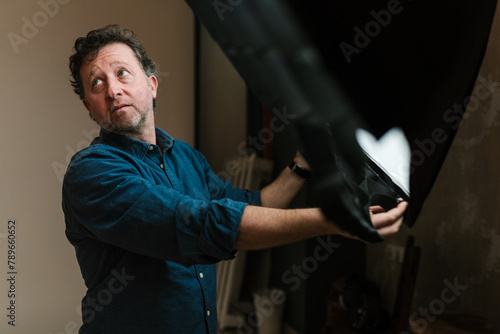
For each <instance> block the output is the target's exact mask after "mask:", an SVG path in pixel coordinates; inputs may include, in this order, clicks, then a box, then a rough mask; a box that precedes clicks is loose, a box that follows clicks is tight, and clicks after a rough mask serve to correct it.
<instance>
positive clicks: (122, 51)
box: [82, 43, 140, 75]
mask: <svg viewBox="0 0 500 334" xmlns="http://www.w3.org/2000/svg"><path fill="white" fill-rule="evenodd" d="M131 64H137V65H140V64H139V61H138V60H137V58H136V56H135V54H134V52H133V50H132V49H131V48H130V47H129V46H128V45H126V44H123V43H114V44H109V45H106V46H104V47H103V48H102V49H100V50H98V51H97V52H96V53H95V54H93V55H89V56H87V58H86V60H85V62H84V64H83V66H82V69H83V68H87V70H89V69H90V75H92V74H93V73H95V72H96V71H97V70H98V69H99V68H100V67H101V66H119V65H131Z"/></svg>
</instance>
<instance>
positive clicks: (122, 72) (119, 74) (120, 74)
mask: <svg viewBox="0 0 500 334" xmlns="http://www.w3.org/2000/svg"><path fill="white" fill-rule="evenodd" d="M127 74H130V73H129V71H127V70H119V71H118V76H119V77H122V76H124V75H127Z"/></svg>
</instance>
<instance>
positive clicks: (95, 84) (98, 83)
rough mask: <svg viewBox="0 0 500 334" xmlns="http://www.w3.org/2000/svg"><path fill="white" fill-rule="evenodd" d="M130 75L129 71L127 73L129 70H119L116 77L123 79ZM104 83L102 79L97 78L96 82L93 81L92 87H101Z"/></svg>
mask: <svg viewBox="0 0 500 334" xmlns="http://www.w3.org/2000/svg"><path fill="white" fill-rule="evenodd" d="M129 74H130V72H129V71H127V70H118V71H117V72H116V75H117V76H118V77H123V76H126V75H129ZM102 83H103V80H102V79H99V78H95V79H94V80H92V87H95V86H98V85H100V84H102Z"/></svg>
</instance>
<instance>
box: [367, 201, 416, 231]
mask: <svg viewBox="0 0 500 334" xmlns="http://www.w3.org/2000/svg"><path fill="white" fill-rule="evenodd" d="M407 207H408V203H407V202H401V203H399V204H398V206H397V207H395V208H393V209H391V210H389V211H385V210H384V208H382V207H381V206H378V205H377V206H371V207H370V217H371V220H372V224H373V227H375V229H376V230H377V232H378V234H380V236H381V237H388V236H391V235H394V234H396V233H398V231H399V228H400V227H401V224H402V223H403V214H404V213H405V210H406V208H407Z"/></svg>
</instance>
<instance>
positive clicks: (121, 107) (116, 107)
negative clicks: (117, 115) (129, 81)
mask: <svg viewBox="0 0 500 334" xmlns="http://www.w3.org/2000/svg"><path fill="white" fill-rule="evenodd" d="M125 107H130V105H129V104H119V105H116V106H114V107H113V109H112V110H111V113H114V112H115V111H117V110H120V109H123V108H125Z"/></svg>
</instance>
